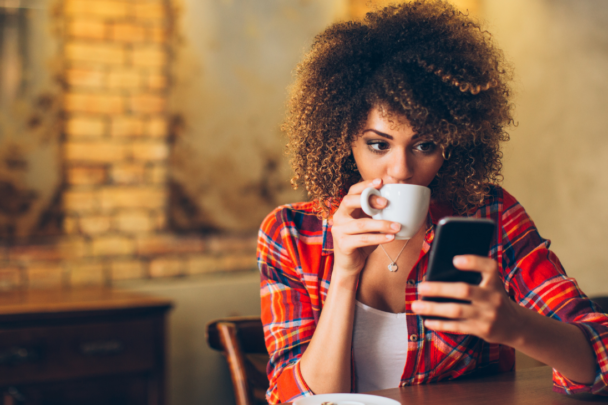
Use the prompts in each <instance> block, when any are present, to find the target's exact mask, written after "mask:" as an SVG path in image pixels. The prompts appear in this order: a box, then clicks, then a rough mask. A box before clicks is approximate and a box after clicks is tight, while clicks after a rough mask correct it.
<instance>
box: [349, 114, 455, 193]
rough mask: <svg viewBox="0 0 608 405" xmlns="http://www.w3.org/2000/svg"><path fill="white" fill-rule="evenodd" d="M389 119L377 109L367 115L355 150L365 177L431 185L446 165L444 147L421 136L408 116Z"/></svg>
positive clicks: (392, 182)
mask: <svg viewBox="0 0 608 405" xmlns="http://www.w3.org/2000/svg"><path fill="white" fill-rule="evenodd" d="M397 118H398V117H395V119H393V120H392V121H389V118H388V117H383V116H382V115H381V114H380V111H379V110H378V109H377V108H373V109H372V110H371V111H370V112H369V114H368V117H367V123H366V124H365V127H364V129H363V134H362V135H361V136H360V137H358V138H357V140H356V141H355V142H354V143H353V146H352V150H353V156H354V158H355V162H356V163H357V168H358V169H359V173H360V174H361V177H362V179H363V180H373V179H377V178H381V179H382V181H383V183H384V184H394V183H402V184H416V185H419V186H428V185H429V184H431V181H433V178H434V177H435V175H436V174H437V172H438V171H439V168H440V167H441V165H442V164H443V160H444V159H443V156H442V155H441V149H440V148H439V147H438V146H437V145H435V144H434V143H433V142H429V141H422V140H420V139H418V136H417V135H416V134H415V132H414V130H413V129H412V127H411V126H410V125H409V123H408V122H407V120H406V119H405V118H403V117H402V118H401V119H399V120H398V121H397Z"/></svg>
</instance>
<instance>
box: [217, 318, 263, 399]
mask: <svg viewBox="0 0 608 405" xmlns="http://www.w3.org/2000/svg"><path fill="white" fill-rule="evenodd" d="M207 344H208V345H209V347H211V348H212V349H214V350H217V351H220V352H222V353H223V354H224V356H226V360H227V361H228V366H229V367H230V376H231V377H232V385H233V386H234V396H235V398H236V403H237V405H257V404H266V399H265V394H266V390H267V389H268V377H267V375H266V365H267V364H268V353H267V352H266V345H265V343H264V329H263V326H262V321H261V320H260V318H259V317H231V318H224V319H218V320H215V321H212V322H210V323H209V324H207Z"/></svg>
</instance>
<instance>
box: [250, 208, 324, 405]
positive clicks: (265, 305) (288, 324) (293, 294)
mask: <svg viewBox="0 0 608 405" xmlns="http://www.w3.org/2000/svg"><path fill="white" fill-rule="evenodd" d="M291 214H292V212H291V210H290V209H289V208H286V207H279V208H278V209H276V210H275V211H273V212H272V213H271V214H270V215H269V216H268V217H267V218H266V219H265V220H264V222H263V223H262V226H261V228H260V232H259V237H258V248H257V257H258V266H259V269H260V279H261V281H260V284H261V292H260V295H261V302H262V322H263V324H264V337H265V341H266V348H267V349H268V354H269V355H270V361H269V363H268V368H267V372H268V379H269V381H270V387H269V389H268V392H267V393H266V399H267V400H268V402H269V403H270V404H276V403H279V402H290V401H293V400H294V399H296V398H298V397H300V396H305V395H312V394H313V393H312V391H311V390H310V388H308V386H307V385H306V382H305V381H304V379H303V378H302V374H301V372H300V367H299V360H300V358H301V357H302V354H303V353H304V351H305V350H306V347H308V343H309V342H310V340H311V338H312V335H313V332H314V329H315V322H314V319H313V313H312V308H311V299H310V296H309V293H308V291H307V289H306V287H305V285H304V283H303V282H302V279H301V274H302V270H301V268H300V266H298V263H299V258H298V257H297V237H296V236H294V235H295V234H296V233H297V229H296V227H295V226H294V222H293V219H292V218H291Z"/></svg>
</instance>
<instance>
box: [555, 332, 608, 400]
mask: <svg viewBox="0 0 608 405" xmlns="http://www.w3.org/2000/svg"><path fill="white" fill-rule="evenodd" d="M571 325H574V326H576V327H578V328H579V329H580V330H581V331H582V332H583V334H584V335H585V337H586V338H587V341H588V342H589V343H590V344H591V347H592V349H593V352H594V353H595V357H596V364H597V366H596V376H595V381H594V382H593V383H591V384H588V385H586V384H581V383H578V382H576V381H572V380H571V379H569V378H567V377H565V376H564V375H563V374H561V373H560V372H559V371H557V370H555V369H553V391H555V392H559V393H560V394H580V393H591V394H595V395H606V396H608V358H607V356H608V354H607V353H606V351H605V350H604V346H603V344H601V340H599V339H598V337H597V333H596V331H595V330H594V328H593V327H590V326H589V325H586V324H585V323H584V322H573V323H571ZM594 342H595V343H598V344H599V345H598V344H594ZM600 365H603V367H601V366H600Z"/></svg>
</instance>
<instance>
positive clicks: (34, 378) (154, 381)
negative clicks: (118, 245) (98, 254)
mask: <svg viewBox="0 0 608 405" xmlns="http://www.w3.org/2000/svg"><path fill="white" fill-rule="evenodd" d="M170 307H171V302H169V301H168V300H166V299H161V298H155V297H150V296H146V295H142V294H137V293H131V292H127V291H120V290H111V289H70V290H61V291H17V292H9V293H1V294H0V393H1V395H2V396H1V397H0V399H1V400H3V403H4V405H13V404H28V405H30V404H32V405H34V404H35V405H59V404H61V405H72V404H74V405H76V404H79V405H80V404H84V403H86V404H88V405H105V404H112V405H120V404H125V405H139V404H142V405H162V404H164V399H165V389H164V387H165V372H164V371H165V344H166V343H165V322H166V315H167V311H168V310H169V309H170Z"/></svg>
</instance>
